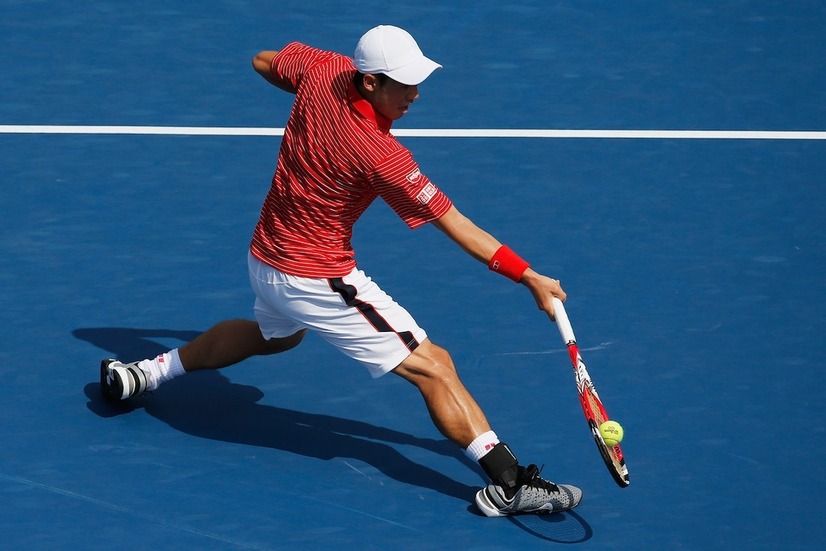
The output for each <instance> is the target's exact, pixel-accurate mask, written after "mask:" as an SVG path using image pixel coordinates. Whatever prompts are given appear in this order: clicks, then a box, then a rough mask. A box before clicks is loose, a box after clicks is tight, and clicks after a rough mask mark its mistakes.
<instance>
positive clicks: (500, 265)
mask: <svg viewBox="0 0 826 551" xmlns="http://www.w3.org/2000/svg"><path fill="white" fill-rule="evenodd" d="M530 266H531V265H530V264H528V263H527V262H525V261H524V260H522V259H521V258H520V257H519V255H517V254H516V253H515V252H513V251H512V250H511V249H510V247H508V246H507V245H502V246H501V247H499V248H498V249H497V250H496V252H495V253H493V258H491V259H490V262H488V268H490V270H492V271H494V272H496V273H499V274H502V275H503V276H505V277H507V278H509V279H512V280H514V281H515V282H517V283H519V280H520V279H522V274H524V273H525V270H527V269H528V268H529V267H530Z"/></svg>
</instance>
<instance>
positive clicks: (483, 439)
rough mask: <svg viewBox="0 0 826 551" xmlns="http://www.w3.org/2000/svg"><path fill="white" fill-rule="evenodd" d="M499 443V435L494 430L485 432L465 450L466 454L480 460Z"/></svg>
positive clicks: (474, 459)
mask: <svg viewBox="0 0 826 551" xmlns="http://www.w3.org/2000/svg"><path fill="white" fill-rule="evenodd" d="M498 443H499V437H498V436H496V433H495V432H493V431H492V430H489V431H488V432H483V433H482V434H480V435H479V436H477V437H476V439H475V440H474V441H473V442H471V443H470V446H468V447H467V449H466V450H465V455H466V456H468V458H470V459H472V460H473V461H479V460H480V459H482V458H483V457H484V456H485V455H487V453H488V452H489V451H490V450H492V449H493V447H494V446H495V445H496V444H498Z"/></svg>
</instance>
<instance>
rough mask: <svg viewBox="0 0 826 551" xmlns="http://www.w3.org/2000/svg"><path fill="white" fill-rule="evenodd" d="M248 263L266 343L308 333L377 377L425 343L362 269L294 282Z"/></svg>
mask: <svg viewBox="0 0 826 551" xmlns="http://www.w3.org/2000/svg"><path fill="white" fill-rule="evenodd" d="M248 264H249V276H250V284H251V285H252V289H253V291H254V292H255V297H256V298H255V319H256V320H257V321H258V326H259V327H260V329H261V334H262V335H263V336H264V338H265V339H272V338H276V337H287V336H289V335H292V334H294V333H296V332H298V331H300V330H301V329H305V328H306V329H310V330H312V331H315V332H316V333H317V334H318V335H320V336H321V337H322V338H323V339H324V340H326V341H327V342H329V343H330V344H332V345H333V346H335V347H336V348H338V349H339V350H340V351H341V352H343V353H344V354H346V355H347V356H349V357H351V358H353V359H354V360H356V361H358V362H361V363H362V364H363V365H364V366H365V367H367V369H368V370H369V371H370V375H371V376H372V377H374V378H376V377H381V376H382V375H384V374H385V373H387V372H388V371H391V370H393V369H395V368H396V367H397V366H398V365H399V364H400V363H402V362H403V361H404V360H405V359H406V358H407V357H408V356H409V355H410V353H411V352H413V350H415V349H416V347H417V346H418V345H419V344H420V343H421V342H422V341H424V339H426V338H427V334H426V333H425V331H424V329H422V328H421V327H419V326H418V324H417V323H416V320H414V319H413V316H411V315H410V314H409V313H408V312H407V310H405V309H404V308H402V307H401V306H400V305H399V304H398V303H396V302H395V301H394V300H393V299H392V298H391V297H390V295H388V294H387V293H385V292H384V291H382V290H381V289H380V288H379V286H378V285H376V284H375V283H374V282H373V280H372V279H370V278H369V277H367V276H366V275H365V274H364V272H362V271H361V270H357V269H354V270H353V271H352V272H350V273H349V274H347V275H346V276H344V277H341V278H332V279H325V278H309V277H295V276H291V275H288V274H285V273H283V272H281V271H279V270H277V269H275V268H273V267H272V266H270V265H268V264H265V263H263V262H261V261H260V260H258V259H257V258H255V257H254V256H253V255H252V254H251V253H250V254H249V255H248Z"/></svg>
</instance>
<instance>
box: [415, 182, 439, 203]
mask: <svg viewBox="0 0 826 551" xmlns="http://www.w3.org/2000/svg"><path fill="white" fill-rule="evenodd" d="M437 191H438V190H437V189H436V186H434V185H433V184H430V183H428V184H427V185H426V186H425V187H424V188H423V189H422V190H421V191H420V192H419V195H418V196H417V197H416V199H418V200H419V203H421V204H423V205H426V204H427V203H429V202H430V200H431V199H433V196H434V195H436V192H437Z"/></svg>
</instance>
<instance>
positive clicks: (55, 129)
mask: <svg viewBox="0 0 826 551" xmlns="http://www.w3.org/2000/svg"><path fill="white" fill-rule="evenodd" d="M0 134H148V135H171V136H283V135H284V129H283V128H241V127H208V126H204V127H201V126H58V125H23V124H21V125H15V124H6V125H0ZM393 134H394V135H396V136H400V137H402V136H407V137H415V138H600V139H704V140H826V132H817V131H797V130H779V131H771V130H768V131H766V130H550V129H545V130H542V129H506V128H500V129H497V128H419V129H414V128H399V129H395V130H393Z"/></svg>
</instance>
